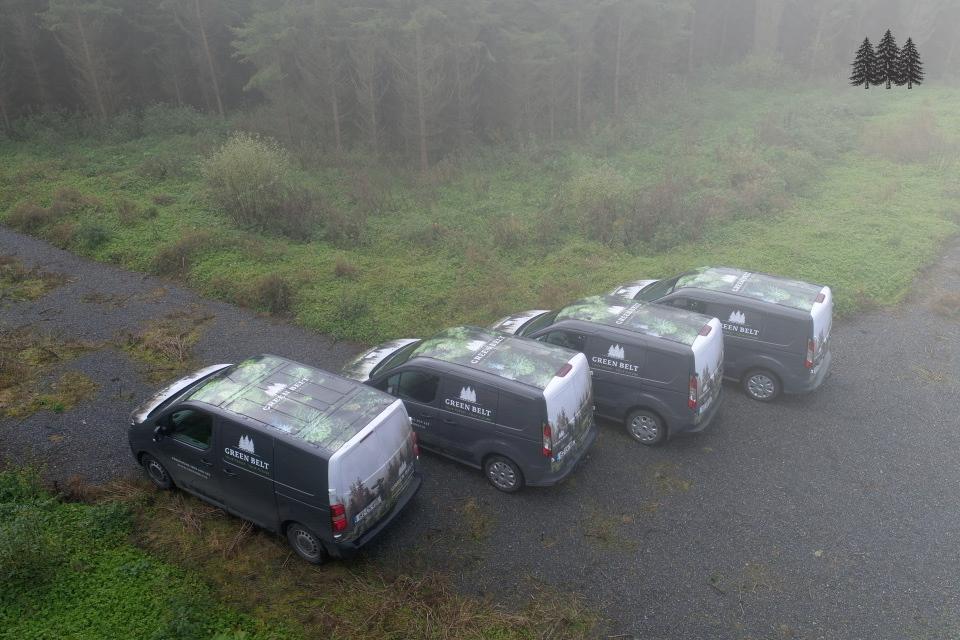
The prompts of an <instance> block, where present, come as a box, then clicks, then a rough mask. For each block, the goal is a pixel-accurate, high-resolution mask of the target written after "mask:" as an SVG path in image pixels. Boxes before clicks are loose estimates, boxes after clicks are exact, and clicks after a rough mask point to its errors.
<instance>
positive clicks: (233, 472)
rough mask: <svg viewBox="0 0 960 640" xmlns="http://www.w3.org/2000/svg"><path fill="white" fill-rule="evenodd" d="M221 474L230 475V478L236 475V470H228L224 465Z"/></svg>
mask: <svg viewBox="0 0 960 640" xmlns="http://www.w3.org/2000/svg"><path fill="white" fill-rule="evenodd" d="M223 475H225V476H230V477H231V478H232V477H233V476H235V475H237V472H236V471H230V469H228V468H226V467H224V468H223Z"/></svg>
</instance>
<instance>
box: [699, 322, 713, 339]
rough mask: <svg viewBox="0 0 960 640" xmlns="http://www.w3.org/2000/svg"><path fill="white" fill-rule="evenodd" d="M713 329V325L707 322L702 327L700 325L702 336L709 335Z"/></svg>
mask: <svg viewBox="0 0 960 640" xmlns="http://www.w3.org/2000/svg"><path fill="white" fill-rule="evenodd" d="M711 331H713V327H711V326H710V325H708V324H705V325H703V326H702V327H700V335H701V336H708V335H710V332H711Z"/></svg>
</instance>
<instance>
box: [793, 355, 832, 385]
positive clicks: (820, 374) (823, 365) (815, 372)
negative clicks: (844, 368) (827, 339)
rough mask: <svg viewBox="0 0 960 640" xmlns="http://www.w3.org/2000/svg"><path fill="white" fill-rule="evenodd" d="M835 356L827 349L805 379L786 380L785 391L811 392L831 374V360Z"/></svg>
mask: <svg viewBox="0 0 960 640" xmlns="http://www.w3.org/2000/svg"><path fill="white" fill-rule="evenodd" d="M832 358H833V356H832V355H831V354H830V352H829V351H827V352H826V353H825V354H823V358H821V359H820V362H819V363H818V364H817V366H816V367H814V368H813V369H811V370H810V373H809V375H808V376H807V378H806V379H805V380H797V381H795V383H794V384H789V383H788V382H784V385H783V391H784V392H785V393H810V392H811V391H815V390H816V389H817V388H819V387H820V385H822V384H823V381H824V380H826V379H827V378H828V377H829V376H830V361H831V360H832Z"/></svg>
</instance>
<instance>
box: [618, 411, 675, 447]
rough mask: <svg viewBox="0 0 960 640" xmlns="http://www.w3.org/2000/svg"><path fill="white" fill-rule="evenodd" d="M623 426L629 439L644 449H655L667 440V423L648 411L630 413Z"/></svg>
mask: <svg viewBox="0 0 960 640" xmlns="http://www.w3.org/2000/svg"><path fill="white" fill-rule="evenodd" d="M624 426H626V428H627V433H629V434H630V437H631V438H633V439H634V440H636V441H637V442H639V443H640V444H642V445H643V446H645V447H655V446H657V445H659V444H662V443H663V442H665V441H666V439H667V423H666V422H664V421H663V418H661V417H660V416H658V415H657V414H656V413H654V412H653V411H650V410H648V409H637V410H636V411H631V412H630V414H629V415H628V416H627V420H626V422H625V423H624Z"/></svg>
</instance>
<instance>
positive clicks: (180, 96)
mask: <svg viewBox="0 0 960 640" xmlns="http://www.w3.org/2000/svg"><path fill="white" fill-rule="evenodd" d="M170 80H171V81H172V82H173V93H174V95H175V96H176V98H177V106H178V107H182V106H183V92H182V91H181V90H180V81H179V80H177V74H176V73H175V72H174V73H171V74H170Z"/></svg>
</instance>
